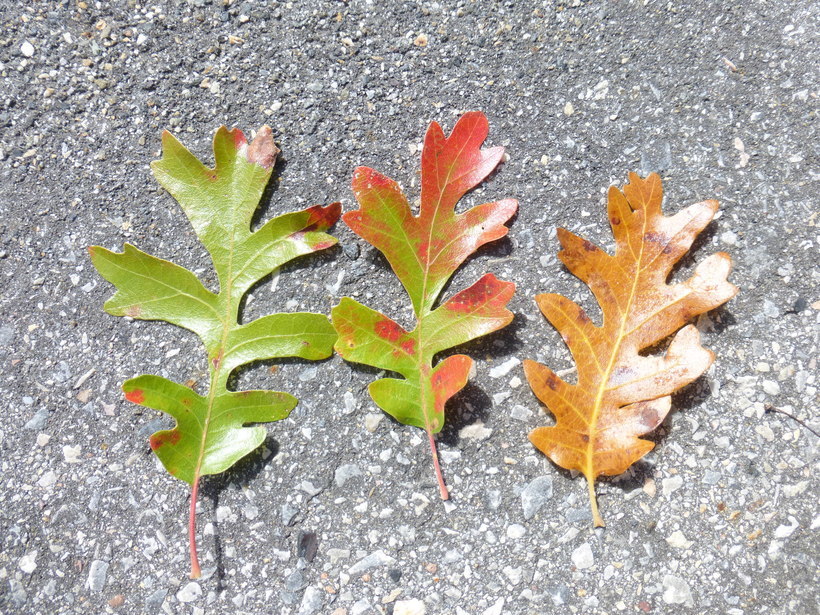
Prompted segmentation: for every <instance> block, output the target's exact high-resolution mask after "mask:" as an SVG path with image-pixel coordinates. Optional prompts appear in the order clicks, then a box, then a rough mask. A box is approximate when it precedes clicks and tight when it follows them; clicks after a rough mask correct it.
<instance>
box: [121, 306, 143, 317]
mask: <svg viewBox="0 0 820 615" xmlns="http://www.w3.org/2000/svg"><path fill="white" fill-rule="evenodd" d="M140 312H142V306H141V305H136V304H135V305H129V306H128V307H127V308H126V309H125V315H126V316H130V317H131V318H137V317H138V316H139V315H140Z"/></svg>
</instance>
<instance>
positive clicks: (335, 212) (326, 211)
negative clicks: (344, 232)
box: [302, 203, 342, 232]
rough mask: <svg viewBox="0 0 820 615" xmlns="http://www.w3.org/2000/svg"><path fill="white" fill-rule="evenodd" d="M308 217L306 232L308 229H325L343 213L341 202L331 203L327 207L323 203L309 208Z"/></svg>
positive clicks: (334, 222)
mask: <svg viewBox="0 0 820 615" xmlns="http://www.w3.org/2000/svg"><path fill="white" fill-rule="evenodd" d="M307 212H308V219H307V221H306V222H305V228H304V229H302V230H303V231H305V232H308V231H324V230H325V229H328V228H330V227H331V226H333V225H334V224H336V221H337V220H338V219H339V216H340V215H341V213H342V204H341V203H331V204H330V205H328V206H327V207H322V206H321V205H314V206H313V207H311V208H310V209H308V210H307Z"/></svg>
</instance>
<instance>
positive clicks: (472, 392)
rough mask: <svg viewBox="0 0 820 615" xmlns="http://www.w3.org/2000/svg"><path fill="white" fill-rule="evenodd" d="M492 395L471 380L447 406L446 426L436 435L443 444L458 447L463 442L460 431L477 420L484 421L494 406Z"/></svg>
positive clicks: (445, 411)
mask: <svg viewBox="0 0 820 615" xmlns="http://www.w3.org/2000/svg"><path fill="white" fill-rule="evenodd" d="M492 405H493V402H492V399H490V396H489V395H487V394H486V393H485V392H484V390H483V389H482V388H481V387H479V386H478V385H477V384H476V383H474V382H473V381H471V380H469V381H467V384H466V385H465V386H464V388H463V389H461V390H460V391H459V392H458V393H456V394H455V395H453V397H451V398H450V399H449V400H448V402H447V405H446V406H445V410H444V415H445V420H444V427H443V428H442V429H441V431H440V432H439V433H438V435H437V436H436V439H437V440H438V441H439V442H441V443H442V444H446V445H447V446H449V447H452V448H456V447H458V444H459V443H460V442H461V438H460V437H459V435H458V432H459V431H461V430H462V429H463V428H464V427H466V426H467V425H470V424H472V423H475V422H476V421H477V420H480V421H482V422H484V421H485V420H486V418H487V416H488V414H489V412H490V409H491V408H492Z"/></svg>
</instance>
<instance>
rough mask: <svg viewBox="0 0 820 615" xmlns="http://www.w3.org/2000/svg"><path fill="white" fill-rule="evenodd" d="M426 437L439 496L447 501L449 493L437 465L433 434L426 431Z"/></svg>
mask: <svg viewBox="0 0 820 615" xmlns="http://www.w3.org/2000/svg"><path fill="white" fill-rule="evenodd" d="M427 437H428V438H429V439H430V452H431V453H432V454H433V468H435V471H436V479H437V480H438V490H439V493H440V494H441V499H442V500H449V499H450V493H449V491H447V485H445V484H444V477H443V476H442V475H441V466H440V465H439V463H438V451H437V450H436V440H435V438H434V437H433V432H432V431H428V432H427Z"/></svg>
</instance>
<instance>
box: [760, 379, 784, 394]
mask: <svg viewBox="0 0 820 615" xmlns="http://www.w3.org/2000/svg"><path fill="white" fill-rule="evenodd" d="M763 392H764V393H766V395H771V396H775V395H780V385H779V384H777V383H776V382H775V381H774V380H764V381H763Z"/></svg>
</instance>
